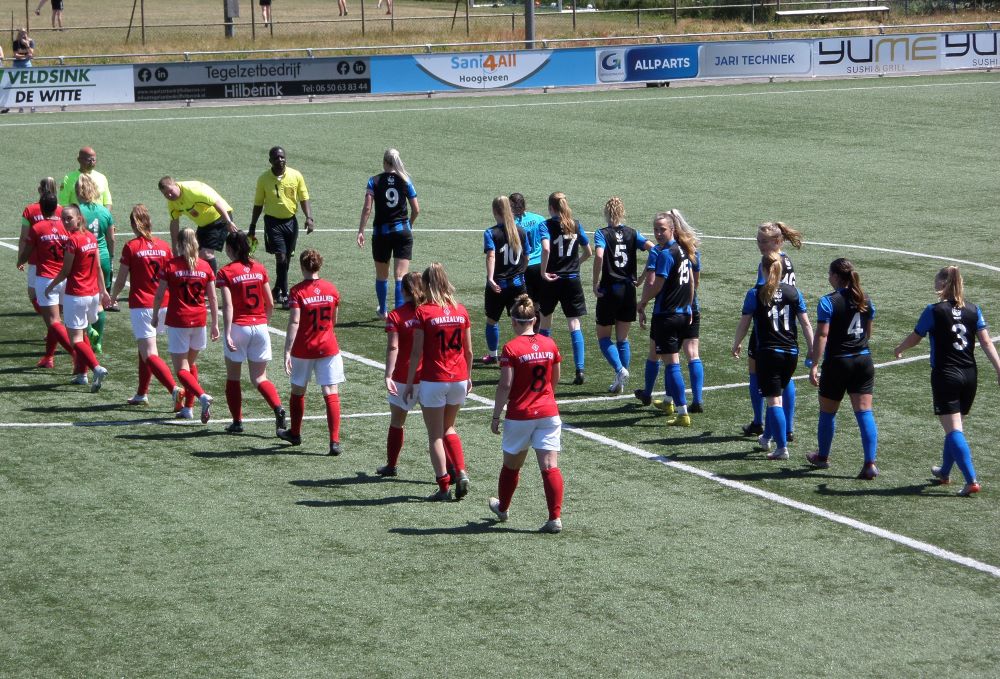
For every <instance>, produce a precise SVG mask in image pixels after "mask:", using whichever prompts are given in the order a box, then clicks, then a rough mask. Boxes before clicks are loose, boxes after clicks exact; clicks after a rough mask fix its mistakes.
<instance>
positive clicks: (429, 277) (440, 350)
mask: <svg viewBox="0 0 1000 679" xmlns="http://www.w3.org/2000/svg"><path fill="white" fill-rule="evenodd" d="M423 280H424V288H426V291H427V300H426V301H425V302H424V303H423V304H421V305H420V306H419V307H417V313H416V317H417V320H418V321H419V322H420V323H419V325H417V326H416V328H415V329H414V331H413V348H412V349H411V350H410V368H409V370H408V371H407V375H406V387H405V389H404V390H403V399H404V400H409V399H410V398H412V397H413V395H414V393H415V392H416V387H415V384H416V379H417V368H419V369H420V406H421V409H422V410H423V413H424V424H425V425H426V426H427V440H428V442H429V448H430V454H431V464H432V465H433V466H434V475H435V477H436V479H437V484H438V492H436V493H434V494H433V495H431V496H430V497H429V498H428V499H429V500H432V501H437V502H440V501H442V500H448V499H450V498H451V495H450V492H449V486H450V485H451V482H452V481H454V482H455V499H456V500H461V499H462V498H463V497H465V496H466V495H468V493H469V475H468V474H467V473H466V472H465V454H464V452H463V451H462V440H461V439H460V438H459V437H458V432H456V431H455V420H456V418H457V417H458V410H459V408H461V407H462V404H463V403H465V397H466V396H467V395H468V394H469V392H471V391H472V378H471V376H470V374H469V367H470V366H471V365H472V329H471V328H472V326H471V324H470V322H469V312H468V311H466V310H465V307H464V306H462V305H461V304H459V303H458V302H457V301H456V300H455V288H454V287H453V286H452V284H451V283H450V282H449V281H448V275H447V274H446V273H445V271H444V267H443V266H441V264H439V263H437V262H435V263H434V264H431V265H430V266H429V267H427V268H426V269H425V270H424V273H423Z"/></svg>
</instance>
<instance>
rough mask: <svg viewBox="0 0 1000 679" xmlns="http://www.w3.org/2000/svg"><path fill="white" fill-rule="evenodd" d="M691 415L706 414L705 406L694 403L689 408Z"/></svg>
mask: <svg viewBox="0 0 1000 679" xmlns="http://www.w3.org/2000/svg"><path fill="white" fill-rule="evenodd" d="M688 412H689V413H703V412H705V406H704V405H702V404H701V403H692V404H691V405H689V406H688Z"/></svg>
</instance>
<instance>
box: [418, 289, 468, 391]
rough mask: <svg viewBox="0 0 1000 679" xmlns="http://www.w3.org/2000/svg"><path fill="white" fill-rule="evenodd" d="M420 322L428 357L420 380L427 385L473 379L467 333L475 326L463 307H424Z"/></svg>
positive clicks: (424, 360)
mask: <svg viewBox="0 0 1000 679" xmlns="http://www.w3.org/2000/svg"><path fill="white" fill-rule="evenodd" d="M417 320H418V321H420V326H419V327H420V328H421V329H422V330H423V331H424V356H423V361H422V363H421V364H420V379H421V380H423V381H427V382H462V381H465V380H467V379H469V364H468V363H467V362H466V360H465V347H464V346H463V342H464V341H465V331H466V329H467V328H469V327H471V324H470V323H469V312H468V311H466V310H465V307H464V306H462V305H461V304H457V305H455V306H453V307H442V306H438V305H437V304H421V305H420V306H419V307H417Z"/></svg>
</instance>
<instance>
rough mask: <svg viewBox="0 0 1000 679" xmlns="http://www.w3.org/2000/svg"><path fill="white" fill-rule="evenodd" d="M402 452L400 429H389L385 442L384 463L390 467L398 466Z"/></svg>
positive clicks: (401, 433) (401, 432) (401, 430)
mask: <svg viewBox="0 0 1000 679" xmlns="http://www.w3.org/2000/svg"><path fill="white" fill-rule="evenodd" d="M402 451H403V429H402V427H389V435H388V436H387V437H386V440H385V456H386V462H387V463H388V464H389V466H390V467H395V466H396V465H398V464H399V454H400V453H401V452H402Z"/></svg>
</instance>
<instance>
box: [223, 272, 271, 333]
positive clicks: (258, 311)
mask: <svg viewBox="0 0 1000 679" xmlns="http://www.w3.org/2000/svg"><path fill="white" fill-rule="evenodd" d="M216 285H217V286H218V287H220V288H228V289H229V297H230V299H232V301H233V324H234V325H261V324H263V323H267V311H266V309H265V308H264V288H265V287H267V269H265V268H264V265H263V264H261V263H260V262H257V261H254V260H252V259H251V260H250V264H249V266H247V265H245V264H243V262H230V263H229V264H226V265H225V266H224V267H222V268H221V269H219V274H218V279H217V282H216Z"/></svg>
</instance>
